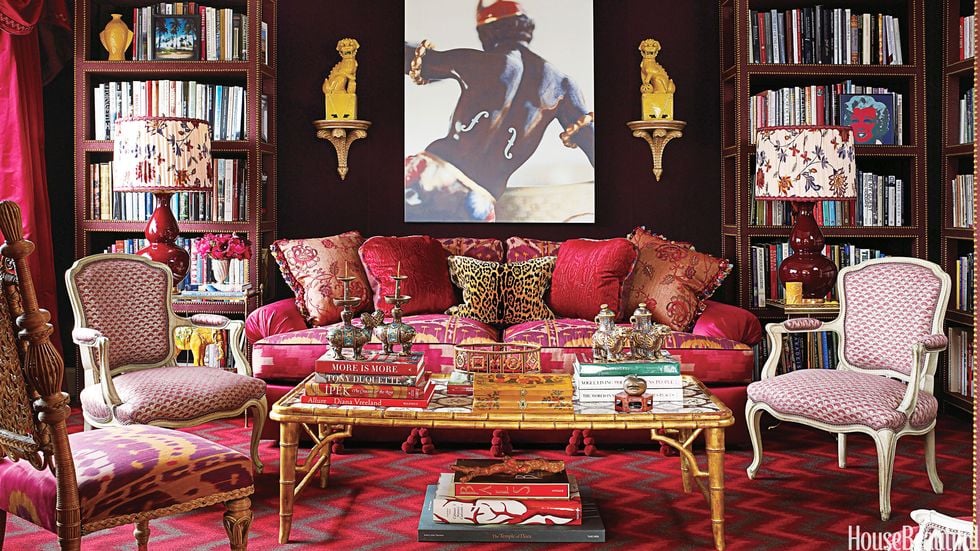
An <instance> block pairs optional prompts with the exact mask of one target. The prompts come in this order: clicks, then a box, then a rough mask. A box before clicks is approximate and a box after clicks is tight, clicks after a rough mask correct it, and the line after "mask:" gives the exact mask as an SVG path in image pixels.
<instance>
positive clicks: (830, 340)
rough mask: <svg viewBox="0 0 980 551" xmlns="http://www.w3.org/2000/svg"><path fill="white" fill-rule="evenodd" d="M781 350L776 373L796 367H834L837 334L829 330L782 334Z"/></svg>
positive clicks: (835, 362)
mask: <svg viewBox="0 0 980 551" xmlns="http://www.w3.org/2000/svg"><path fill="white" fill-rule="evenodd" d="M782 339H783V350H782V355H781V356H780V358H779V367H778V368H777V369H776V373H777V374H783V373H789V372H791V371H796V370H798V369H835V368H836V367H837V334H836V333H833V332H830V331H818V332H814V333H790V334H787V335H783V336H782Z"/></svg>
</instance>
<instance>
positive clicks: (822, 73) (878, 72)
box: [745, 63, 917, 82]
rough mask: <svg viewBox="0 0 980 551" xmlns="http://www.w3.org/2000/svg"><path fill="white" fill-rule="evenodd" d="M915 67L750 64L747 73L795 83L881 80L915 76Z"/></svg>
mask: <svg viewBox="0 0 980 551" xmlns="http://www.w3.org/2000/svg"><path fill="white" fill-rule="evenodd" d="M916 71H917V67H915V66H913V65H835V64H814V63H749V64H748V66H747V67H746V69H745V72H746V74H747V75H749V76H754V77H763V76H778V77H786V78H787V79H788V80H792V81H794V82H796V81H799V80H800V79H801V78H803V79H806V78H807V77H833V78H835V79H837V78H840V79H847V78H861V77H869V78H880V77H896V78H898V77H910V76H915V73H916Z"/></svg>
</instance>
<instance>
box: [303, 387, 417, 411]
mask: <svg viewBox="0 0 980 551" xmlns="http://www.w3.org/2000/svg"><path fill="white" fill-rule="evenodd" d="M427 396H428V397H426V398H420V399H408V398H349V397H346V396H309V395H306V394H304V395H302V396H300V402H302V403H304V404H321V405H326V406H372V407H403V408H423V409H424V408H426V407H428V405H429V398H430V397H431V396H432V392H431V391H430V392H429V393H428V394H427Z"/></svg>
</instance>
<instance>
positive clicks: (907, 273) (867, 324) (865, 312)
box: [839, 259, 945, 375]
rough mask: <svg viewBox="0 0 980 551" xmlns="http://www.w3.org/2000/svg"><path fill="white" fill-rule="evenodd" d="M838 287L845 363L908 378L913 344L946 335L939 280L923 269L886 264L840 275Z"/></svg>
mask: <svg viewBox="0 0 980 551" xmlns="http://www.w3.org/2000/svg"><path fill="white" fill-rule="evenodd" d="M839 284H840V290H841V296H842V301H843V307H844V310H843V312H841V315H842V317H843V324H844V335H843V343H842V344H843V347H844V358H845V360H847V363H849V364H850V365H851V366H853V367H856V368H860V369H866V370H891V371H896V372H898V373H901V374H904V375H909V374H910V373H911V371H912V347H913V343H914V342H915V341H916V340H918V339H920V338H921V337H925V336H927V335H930V334H932V333H935V332H942V320H941V318H942V316H943V315H944V313H945V305H944V304H942V305H941V304H939V302H940V299H941V297H943V296H944V293H943V286H944V281H943V279H942V278H941V276H940V275H939V274H937V273H936V272H934V271H933V269H932V268H930V267H928V266H925V265H922V264H917V263H913V262H909V261H907V260H901V259H888V261H885V262H874V263H869V264H867V265H864V264H861V265H858V266H856V267H855V268H853V269H848V270H844V271H842V273H841V281H840V283H839Z"/></svg>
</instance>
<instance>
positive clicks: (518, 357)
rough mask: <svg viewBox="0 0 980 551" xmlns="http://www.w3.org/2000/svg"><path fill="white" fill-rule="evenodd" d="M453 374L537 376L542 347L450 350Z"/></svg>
mask: <svg viewBox="0 0 980 551" xmlns="http://www.w3.org/2000/svg"><path fill="white" fill-rule="evenodd" d="M453 370H455V371H459V372H462V373H536V372H539V371H541V346H540V345H537V344H533V343H524V342H513V343H474V344H457V345H456V346H454V347H453Z"/></svg>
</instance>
